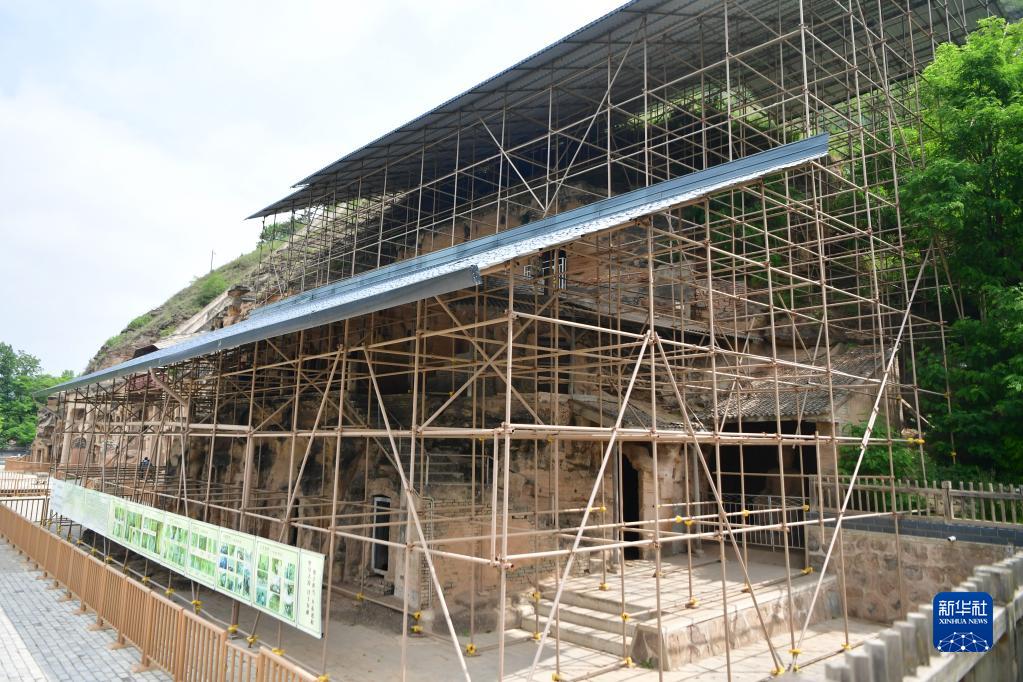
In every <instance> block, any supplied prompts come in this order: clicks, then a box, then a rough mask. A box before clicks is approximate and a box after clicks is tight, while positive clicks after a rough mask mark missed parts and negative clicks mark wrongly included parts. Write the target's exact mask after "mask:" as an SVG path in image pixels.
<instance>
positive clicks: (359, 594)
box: [355, 592, 366, 601]
mask: <svg viewBox="0 0 1023 682" xmlns="http://www.w3.org/2000/svg"><path fill="white" fill-rule="evenodd" d="M365 598H366V595H364V594H363V593H362V592H356V593H355V601H362V600H363V599H365Z"/></svg>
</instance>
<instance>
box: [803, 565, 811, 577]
mask: <svg viewBox="0 0 1023 682" xmlns="http://www.w3.org/2000/svg"><path fill="white" fill-rule="evenodd" d="M811 573H813V566H807V567H806V568H804V569H803V575H810V574H811Z"/></svg>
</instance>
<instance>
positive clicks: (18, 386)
mask: <svg viewBox="0 0 1023 682" xmlns="http://www.w3.org/2000/svg"><path fill="white" fill-rule="evenodd" d="M72 376H74V374H73V373H72V372H70V371H66V372H64V373H63V374H62V375H61V376H59V377H54V376H50V375H48V374H44V373H43V372H42V370H41V368H40V366H39V359H38V358H36V357H34V356H32V355H29V354H28V353H25V352H23V351H16V350H14V348H13V347H11V345H10V344H6V343H3V342H0V445H6V444H7V442H8V441H10V440H13V441H15V442H17V443H18V444H19V445H28V444H29V443H31V442H32V439H33V438H35V435H36V414H37V413H38V411H39V406H40V405H41V404H42V402H41V401H38V400H37V399H35V398H33V397H32V394H33V393H35V392H36V391H41V390H43V389H46V388H49V387H50V386H53V385H54V384H56V383H58V382H60V381H65V380H67V379H70V378H71V377H72Z"/></svg>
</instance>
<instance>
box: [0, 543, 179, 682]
mask: <svg viewBox="0 0 1023 682" xmlns="http://www.w3.org/2000/svg"><path fill="white" fill-rule="evenodd" d="M38 577H39V572H38V571H30V570H29V568H28V564H27V563H26V562H25V560H24V558H23V557H21V556H20V555H19V554H18V553H17V551H16V550H15V549H14V548H13V547H11V546H10V545H9V544H7V543H5V542H2V541H0V680H19V681H21V680H25V681H27V680H32V681H33V682H34V681H36V680H47V681H50V680H62V681H63V680H68V681H69V682H70V681H72V680H74V681H76V682H77V681H79V680H83V681H86V682H92V681H95V682H100V681H103V682H105V681H106V680H133V681H135V680H138V681H144V682H162V681H163V680H169V679H170V677H169V676H168V675H165V674H164V673H162V672H146V673H142V674H133V673H132V672H131V668H132V666H133V665H135V664H137V663H138V662H139V653H138V651H137V650H135V649H134V648H133V647H130V646H129V647H125V648H123V649H117V650H110V649H109V645H110V644H111V643H113V641H114V633H113V631H112V630H100V631H96V632H94V631H90V630H89V629H88V627H89V625H90V624H92V623H93V622H94V619H95V615H94V614H89V615H88V616H85V615H80V614H78V613H77V611H78V602H77V601H68V602H60V601H58V599H59V598H60V596H61V595H62V594H63V592H62V591H60V590H50V589H47V587H48V586H49V585H51V584H52V583H50V582H49V581H43V580H38Z"/></svg>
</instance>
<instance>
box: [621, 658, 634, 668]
mask: <svg viewBox="0 0 1023 682" xmlns="http://www.w3.org/2000/svg"><path fill="white" fill-rule="evenodd" d="M622 663H624V664H625V667H626V668H633V667H635V665H636V664H635V663H633V662H632V656H626V657H625V660H624V661H622Z"/></svg>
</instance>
